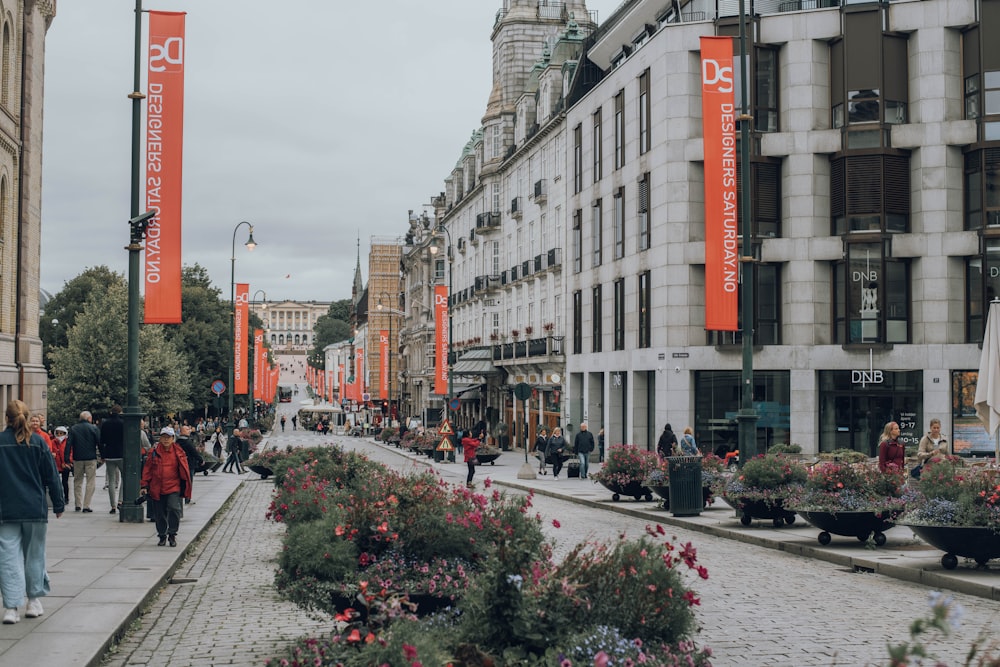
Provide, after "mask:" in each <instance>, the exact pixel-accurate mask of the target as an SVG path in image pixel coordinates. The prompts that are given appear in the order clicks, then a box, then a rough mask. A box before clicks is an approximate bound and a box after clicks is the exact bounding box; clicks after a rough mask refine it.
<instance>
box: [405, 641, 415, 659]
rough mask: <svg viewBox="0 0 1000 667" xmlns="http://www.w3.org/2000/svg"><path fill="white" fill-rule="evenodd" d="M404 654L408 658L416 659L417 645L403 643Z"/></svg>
mask: <svg viewBox="0 0 1000 667" xmlns="http://www.w3.org/2000/svg"><path fill="white" fill-rule="evenodd" d="M403 656H404V657H405V658H406V659H407V660H414V659H416V657H417V647H416V646H413V645H411V644H405V643H404V644H403Z"/></svg>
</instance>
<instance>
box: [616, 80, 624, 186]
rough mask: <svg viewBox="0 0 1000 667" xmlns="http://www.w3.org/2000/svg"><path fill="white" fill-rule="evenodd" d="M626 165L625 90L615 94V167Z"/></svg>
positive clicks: (619, 167)
mask: <svg viewBox="0 0 1000 667" xmlns="http://www.w3.org/2000/svg"><path fill="white" fill-rule="evenodd" d="M624 166H625V91H624V90H619V91H618V94H617V95H615V169H621V168H622V167H624Z"/></svg>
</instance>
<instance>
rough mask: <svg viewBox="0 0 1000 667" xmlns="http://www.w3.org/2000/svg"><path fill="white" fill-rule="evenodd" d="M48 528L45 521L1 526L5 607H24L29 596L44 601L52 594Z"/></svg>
mask: <svg viewBox="0 0 1000 667" xmlns="http://www.w3.org/2000/svg"><path fill="white" fill-rule="evenodd" d="M47 528H48V524H47V523H45V522H44V521H23V522H20V523H2V524H0V592H2V594H3V606H4V608H6V609H15V608H17V607H20V606H21V605H23V604H24V598H25V595H27V597H29V598H40V597H44V596H45V595H48V594H49V575H48V574H47V573H46V572H45V533H46V529H47Z"/></svg>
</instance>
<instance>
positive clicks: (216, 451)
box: [208, 426, 226, 461]
mask: <svg viewBox="0 0 1000 667" xmlns="http://www.w3.org/2000/svg"><path fill="white" fill-rule="evenodd" d="M225 439H226V434H225V433H223V432H222V427H221V426H216V427H215V432H214V433H212V435H211V437H209V439H208V440H209V442H211V443H212V456H214V457H215V458H217V459H219V460H220V461H221V460H222V443H223V442H224V441H225Z"/></svg>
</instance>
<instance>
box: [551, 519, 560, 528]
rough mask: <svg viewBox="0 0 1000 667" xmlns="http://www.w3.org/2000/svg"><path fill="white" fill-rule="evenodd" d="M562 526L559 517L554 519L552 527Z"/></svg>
mask: <svg viewBox="0 0 1000 667" xmlns="http://www.w3.org/2000/svg"><path fill="white" fill-rule="evenodd" d="M561 526H562V524H561V523H559V519H552V527H553V528H559V527H561Z"/></svg>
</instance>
